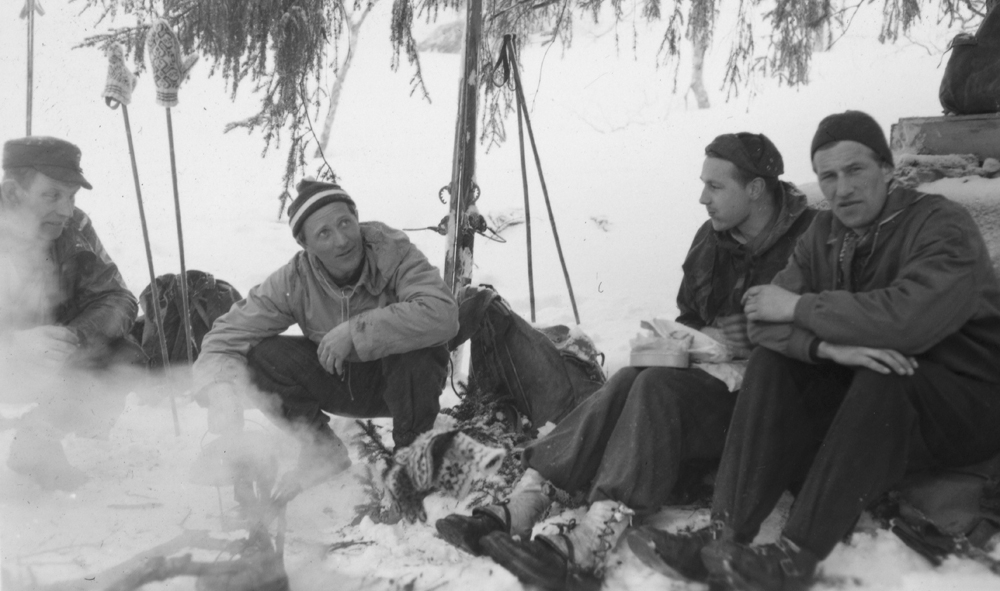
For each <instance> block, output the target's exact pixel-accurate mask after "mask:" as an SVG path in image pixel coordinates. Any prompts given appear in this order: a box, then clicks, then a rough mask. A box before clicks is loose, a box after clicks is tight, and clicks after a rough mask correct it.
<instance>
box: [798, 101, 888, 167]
mask: <svg viewBox="0 0 1000 591" xmlns="http://www.w3.org/2000/svg"><path fill="white" fill-rule="evenodd" d="M843 141H852V142H858V143H859V144H863V145H865V146H868V147H869V148H871V149H872V151H873V152H875V153H876V154H878V156H879V158H881V159H882V160H883V161H884V162H885V163H886V164H888V165H890V166H892V165H893V160H892V150H890V149H889V143H888V142H886V141H885V133H883V132H882V127H881V126H880V125H879V124H878V122H877V121H875V119H873V118H872V116H871V115H869V114H868V113H863V112H861V111H844V112H843V113H837V114H835V115H828V116H827V117H825V118H824V119H823V120H822V121H820V122H819V127H817V128H816V134H815V135H814V136H813V141H812V148H811V149H810V151H809V158H810V159H812V157H813V156H815V155H816V152H817V151H819V149H820V148H822V147H823V146H825V145H827V144H832V143H835V142H843Z"/></svg>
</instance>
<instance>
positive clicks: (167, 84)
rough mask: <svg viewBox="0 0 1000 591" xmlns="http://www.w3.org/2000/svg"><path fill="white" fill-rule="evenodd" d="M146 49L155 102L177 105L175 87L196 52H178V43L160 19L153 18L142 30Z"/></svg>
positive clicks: (187, 71)
mask: <svg viewBox="0 0 1000 591" xmlns="http://www.w3.org/2000/svg"><path fill="white" fill-rule="evenodd" d="M146 51H147V52H148V53H149V60H150V62H151V64H152V68H153V81H154V82H155V83H156V104H158V105H160V106H161V107H167V108H170V107H176V106H177V89H178V88H180V86H181V82H184V80H186V79H187V77H188V73H190V71H191V68H192V67H194V64H195V62H197V61H198V56H197V55H188V56H182V55H181V42H180V40H179V39H177V35H176V34H175V33H174V32H173V30H172V29H171V28H170V24H169V23H167V21H166V20H164V19H162V18H161V19H157V20H156V21H155V22H154V23H153V26H151V27H150V28H149V32H148V33H146Z"/></svg>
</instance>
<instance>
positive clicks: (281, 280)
mask: <svg viewBox="0 0 1000 591" xmlns="http://www.w3.org/2000/svg"><path fill="white" fill-rule="evenodd" d="M361 237H362V242H363V244H364V262H363V265H364V268H363V270H362V273H361V278H360V279H359V281H358V283H357V284H356V285H353V286H350V287H346V288H343V289H341V288H339V287H337V286H336V284H334V283H333V281H332V280H331V279H330V277H329V274H328V273H327V272H326V270H325V269H324V268H323V264H322V263H321V262H320V261H319V259H318V258H316V257H315V256H312V255H310V254H308V253H307V252H306V251H304V250H303V251H299V252H298V253H297V254H296V255H295V256H294V257H292V259H291V261H289V262H288V263H287V264H285V266H283V267H281V268H280V269H278V270H277V271H275V272H274V273H272V274H271V275H270V276H269V277H268V278H267V279H265V280H264V282H263V283H261V284H260V285H258V286H256V287H254V288H253V289H251V290H250V292H249V293H248V294H247V297H246V298H244V299H243V300H241V301H239V302H237V303H236V304H234V305H233V307H232V309H230V311H229V312H228V313H226V314H224V315H223V316H220V317H219V319H218V320H216V321H215V324H214V325H213V326H212V330H211V331H210V332H209V333H208V334H207V335H205V339H204V341H203V342H202V350H201V354H200V356H199V357H198V361H197V362H196V363H195V366H194V370H195V378H196V380H197V384H196V385H197V386H199V387H204V386H207V385H209V384H210V383H212V382H238V381H241V380H244V379H246V377H245V370H244V367H245V365H246V355H247V353H248V352H249V351H250V349H251V348H253V347H254V346H255V345H256V344H257V343H259V342H261V341H262V340H264V339H266V338H268V337H271V336H275V335H278V334H281V333H282V332H284V331H285V329H287V328H288V327H289V326H291V325H293V324H297V325H298V326H299V327H300V328H301V329H302V334H303V335H305V336H306V337H308V338H309V339H310V340H312V341H313V342H316V343H318V342H320V341H321V340H322V339H323V337H324V336H325V335H326V334H327V333H328V332H330V331H331V330H332V329H333V328H334V327H336V326H338V325H340V324H341V323H343V322H345V321H349V322H350V328H351V339H352V341H353V343H354V351H355V353H354V355H352V358H351V359H350V361H372V360H375V359H381V358H383V357H386V356H388V355H393V354H397V353H406V352H409V351H415V350H418V349H423V348H427V347H431V346H434V345H441V344H444V343H446V342H447V341H448V340H449V339H451V338H452V337H453V336H455V334H456V333H457V332H458V305H457V304H456V303H455V298H454V297H453V296H452V294H451V291H450V290H449V289H448V287H447V286H446V285H445V283H444V281H443V280H442V279H441V275H440V274H439V273H438V270H437V269H436V268H435V267H434V266H432V265H431V264H430V263H429V262H428V261H427V258H426V257H425V256H424V255H423V253H421V252H420V250H418V249H417V247H416V246H414V245H413V244H412V243H410V240H409V238H407V237H406V235H405V234H404V233H403V232H400V231H399V230H394V229H392V228H390V227H388V226H386V225H385V224H382V223H380V222H364V223H362V224H361Z"/></svg>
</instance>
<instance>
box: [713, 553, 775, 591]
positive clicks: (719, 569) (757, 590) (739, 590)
mask: <svg viewBox="0 0 1000 591" xmlns="http://www.w3.org/2000/svg"><path fill="white" fill-rule="evenodd" d="M701 561H702V562H704V563H705V568H707V569H708V573H709V577H708V578H709V589H717V588H722V589H733V590H734V591H769V590H767V589H764V588H762V587H758V586H757V585H755V584H753V583H752V582H750V581H748V580H747V579H745V578H743V576H742V575H741V574H740V573H738V572H736V571H735V570H733V566H732V561H731V560H730V559H729V557H728V556H725V555H723V554H722V553H720V552H716V551H715V549H714V548H712V547H710V546H706V547H704V548H702V550H701Z"/></svg>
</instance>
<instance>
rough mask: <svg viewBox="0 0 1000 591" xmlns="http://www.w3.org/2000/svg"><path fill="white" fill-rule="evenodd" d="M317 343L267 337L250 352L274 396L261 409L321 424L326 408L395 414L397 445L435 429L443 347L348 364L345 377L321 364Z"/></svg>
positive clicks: (256, 373) (444, 368)
mask: <svg viewBox="0 0 1000 591" xmlns="http://www.w3.org/2000/svg"><path fill="white" fill-rule="evenodd" d="M318 347H319V345H318V344H317V343H314V342H312V341H311V340H309V339H308V338H306V337H291V336H276V337H270V338H267V339H264V340H263V341H261V342H260V343H259V344H257V345H256V346H255V347H253V348H252V349H250V352H249V353H248V354H247V361H248V364H249V366H250V370H251V375H252V376H253V380H254V383H255V384H256V385H257V387H258V388H260V389H261V390H262V391H264V392H267V393H270V394H273V395H274V396H273V397H272V398H271V399H270V400H269V401H267V403H266V404H265V405H264V406H265V408H263V410H264V411H265V412H268V413H269V414H270V415H271V416H273V417H278V418H281V419H284V420H285V421H288V422H292V423H304V424H306V425H307V426H310V427H313V428H319V427H321V426H322V425H325V424H327V423H329V421H330V418H329V417H328V416H326V415H325V414H323V413H324V412H327V413H330V414H335V415H341V416H347V417H356V418H375V417H392V438H393V441H394V442H395V444H396V446H397V447H400V448H401V447H404V446H407V445H409V444H410V443H412V442H413V440H414V439H415V438H416V436H417V435H419V434H421V433H423V432H425V431H429V430H430V429H431V428H433V427H434V419H435V418H436V417H437V414H438V410H440V405H439V403H438V397H439V396H440V395H441V391H442V389H443V388H444V382H445V377H446V376H447V374H448V359H449V357H448V349H447V348H446V347H445V346H444V345H439V346H436V347H428V348H426V349H417V350H415V351H410V352H408V353H399V354H396V355H387V356H386V357H383V358H382V359H376V360H374V361H359V362H345V363H344V373H343V377H340V376H337V375H334V374H331V373H330V372H328V371H326V369H324V368H323V366H322V365H321V364H320V362H319V358H318V357H317V349H318Z"/></svg>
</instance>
